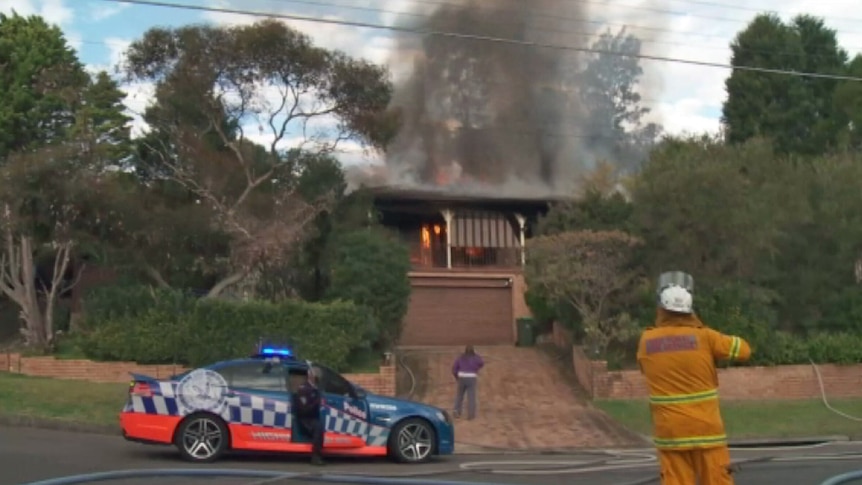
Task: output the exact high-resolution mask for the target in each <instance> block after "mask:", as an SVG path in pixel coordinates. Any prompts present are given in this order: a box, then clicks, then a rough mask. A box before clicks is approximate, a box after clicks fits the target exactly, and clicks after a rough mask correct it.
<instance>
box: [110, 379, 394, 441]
mask: <svg viewBox="0 0 862 485" xmlns="http://www.w3.org/2000/svg"><path fill="white" fill-rule="evenodd" d="M150 390H151V392H152V395H151V396H149V397H144V396H131V400H130V402H128V403H127V404H126V406H125V407H124V408H123V411H125V412H135V413H145V414H157V415H163V416H180V415H182V414H184V411H185V410H183V409H181V406H180V404H179V402H178V399H177V397H176V383H175V382H160V383H159V384H158V386H155V385H153V386H151V387H150ZM324 409H325V410H326V423H325V429H326V431H329V432H334V433H340V434H345V435H350V436H359V437H363V436H365V437H366V441H365V442H366V444H368V445H369V446H386V442H387V440H388V438H389V428H386V427H384V426H377V425H373V424H369V423H367V422H365V421H362V420H361V419H358V418H355V417H353V416H351V415H349V414H347V413H344V412H342V411H339V410H337V409H333V408H331V407H329V406H325V407H324ZM221 416H222V417H223V418H224V419H225V420H226V421H227V422H229V423H235V424H247V425H252V426H262V427H267V428H288V429H289V428H292V427H293V415H292V413H291V412H290V403H289V402H287V401H276V400H273V399H264V398H262V397H259V396H250V395H247V394H238V395H237V396H236V397H232V398H228V405H227V406H226V407H225V409H224V410H223V411H222V413H221Z"/></svg>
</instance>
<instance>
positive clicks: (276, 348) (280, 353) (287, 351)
mask: <svg viewBox="0 0 862 485" xmlns="http://www.w3.org/2000/svg"><path fill="white" fill-rule="evenodd" d="M254 356H255V357H283V358H292V357H293V349H292V348H290V347H289V346H286V345H269V344H264V343H263V342H261V343H260V344H259V345H258V347H257V353H256V354H255V355H254Z"/></svg>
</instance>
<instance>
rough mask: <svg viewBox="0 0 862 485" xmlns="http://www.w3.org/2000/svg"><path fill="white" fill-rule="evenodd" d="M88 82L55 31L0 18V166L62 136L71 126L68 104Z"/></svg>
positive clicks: (32, 20)
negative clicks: (14, 155)
mask: <svg viewBox="0 0 862 485" xmlns="http://www.w3.org/2000/svg"><path fill="white" fill-rule="evenodd" d="M88 82H89V78H88V76H87V74H86V72H85V71H84V69H83V66H82V65H81V63H80V62H79V61H78V59H77V57H76V55H75V52H74V51H73V49H72V48H71V47H69V45H68V44H67V42H66V39H65V38H64V37H63V32H62V31H61V30H60V29H59V27H57V26H52V25H49V24H48V23H47V22H45V20H44V19H42V18H41V17H37V16H31V17H22V16H20V15H18V14H16V13H13V14H12V15H11V16H7V15H5V14H0V93H3V95H2V96H0V162H2V161H3V160H4V159H5V158H6V157H7V156H8V155H9V154H10V153H11V152H12V151H16V150H24V149H30V148H33V147H37V146H39V145H42V144H44V143H49V142H52V141H57V140H59V139H61V138H63V137H64V136H66V132H67V130H68V128H69V127H70V126H71V125H72V124H73V123H74V116H73V110H72V109H71V107H70V103H72V102H74V101H75V100H76V99H77V98H76V97H75V96H74V95H75V93H77V92H78V91H79V90H81V89H82V88H83V87H84V86H86V85H87V83H88Z"/></svg>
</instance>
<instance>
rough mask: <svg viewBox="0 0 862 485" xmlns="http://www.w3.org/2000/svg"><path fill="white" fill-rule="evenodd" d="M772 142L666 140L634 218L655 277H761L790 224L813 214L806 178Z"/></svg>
mask: <svg viewBox="0 0 862 485" xmlns="http://www.w3.org/2000/svg"><path fill="white" fill-rule="evenodd" d="M791 167H792V163H791V162H789V161H787V160H786V159H781V158H779V157H776V156H775V155H774V152H773V150H772V147H771V145H770V144H769V143H767V142H764V141H762V140H752V141H751V142H748V143H745V144H742V145H730V146H728V145H724V144H722V143H720V142H719V141H718V140H715V139H709V138H701V139H697V138H693V139H668V140H666V141H665V142H663V143H662V144H661V145H659V147H658V148H657V149H656V150H654V151H653V153H652V155H651V156H650V160H649V161H648V162H647V163H646V164H645V165H644V168H643V170H642V171H641V173H640V174H639V176H638V179H637V181H636V183H635V187H634V193H633V197H634V201H635V202H634V213H633V222H634V224H635V226H636V233H637V234H639V235H641V236H642V237H643V239H644V240H645V250H646V252H647V253H648V255H649V257H648V258H647V259H646V260H645V263H646V264H648V266H649V267H648V271H649V273H650V274H658V273H660V272H661V271H666V269H667V268H696V269H697V273H698V275H699V279H700V280H701V281H710V282H714V283H717V282H720V281H727V280H730V279H732V280H745V281H749V282H752V281H755V280H757V279H758V278H762V277H764V273H765V268H764V266H763V265H764V264H765V263H766V262H768V261H769V260H770V259H771V258H772V257H774V256H775V255H776V254H777V252H778V251H779V246H778V245H779V241H780V239H779V237H780V236H782V235H783V232H782V231H783V230H784V229H785V228H786V227H787V226H786V224H788V221H791V220H796V219H797V218H799V217H802V216H803V215H804V214H806V212H807V204H806V203H805V201H804V200H802V199H800V197H798V195H797V194H798V193H799V192H801V191H804V190H805V185H804V180H802V178H801V177H800V176H799V175H798V173H797V172H795V171H793V170H791Z"/></svg>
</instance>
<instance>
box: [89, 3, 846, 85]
mask: <svg viewBox="0 0 862 485" xmlns="http://www.w3.org/2000/svg"><path fill="white" fill-rule="evenodd" d="M102 1H104V2H110V3H126V4H132V5H146V6H151V7H163V8H174V9H180V10H194V11H201V12H211V13H222V14H231V15H244V16H250V17H261V18H279V19H285V20H295V21H300V22H311V23H322V24H331V25H342V26H347V27H359V28H368V29H376V30H390V31H393V32H401V33H408V34H418V35H431V36H439V37H452V38H459V39H465V40H475V41H483V42H497V43H501V44H510V45H520V46H524V47H533V48H544V49H553V50H560V51H573V52H587V53H592V54H605V55H612V56H619V57H632V58H637V59H643V60H649V61H656V62H670V63H677V64H688V65H694V66H702V67H713V68H719V69H729V70H740V71H751V72H762V73H766V74H780V75H786V76H796V77H807V78H815V79H831V80H839V81H855V82H862V77H855V76H842V75H836V74H821V73H815V72H801V71H789V70H785V69H771V68H765V67H756V66H732V65H730V64H722V63H719V62H707V61H696V60H692V59H679V58H673V57H667V56H656V55H648V54H626V53H623V52H614V51H608V50H602V49H593V48H588V47H575V46H563V45H556V44H547V43H541V42H531V41H523V40H515V39H506V38H501V37H491V36H484V35H471V34H462V33H456V32H443V31H435V30H421V29H410V28H406V27H398V26H390V25H380V24H374V23H370V22H359V21H352V20H339V19H322V18H314V17H308V16H304V15H291V14H275V13H265V12H254V11H249V10H241V9H229V8H217V7H204V6H200V5H187V4H174V3H167V2H162V1H157V0H102Z"/></svg>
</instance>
